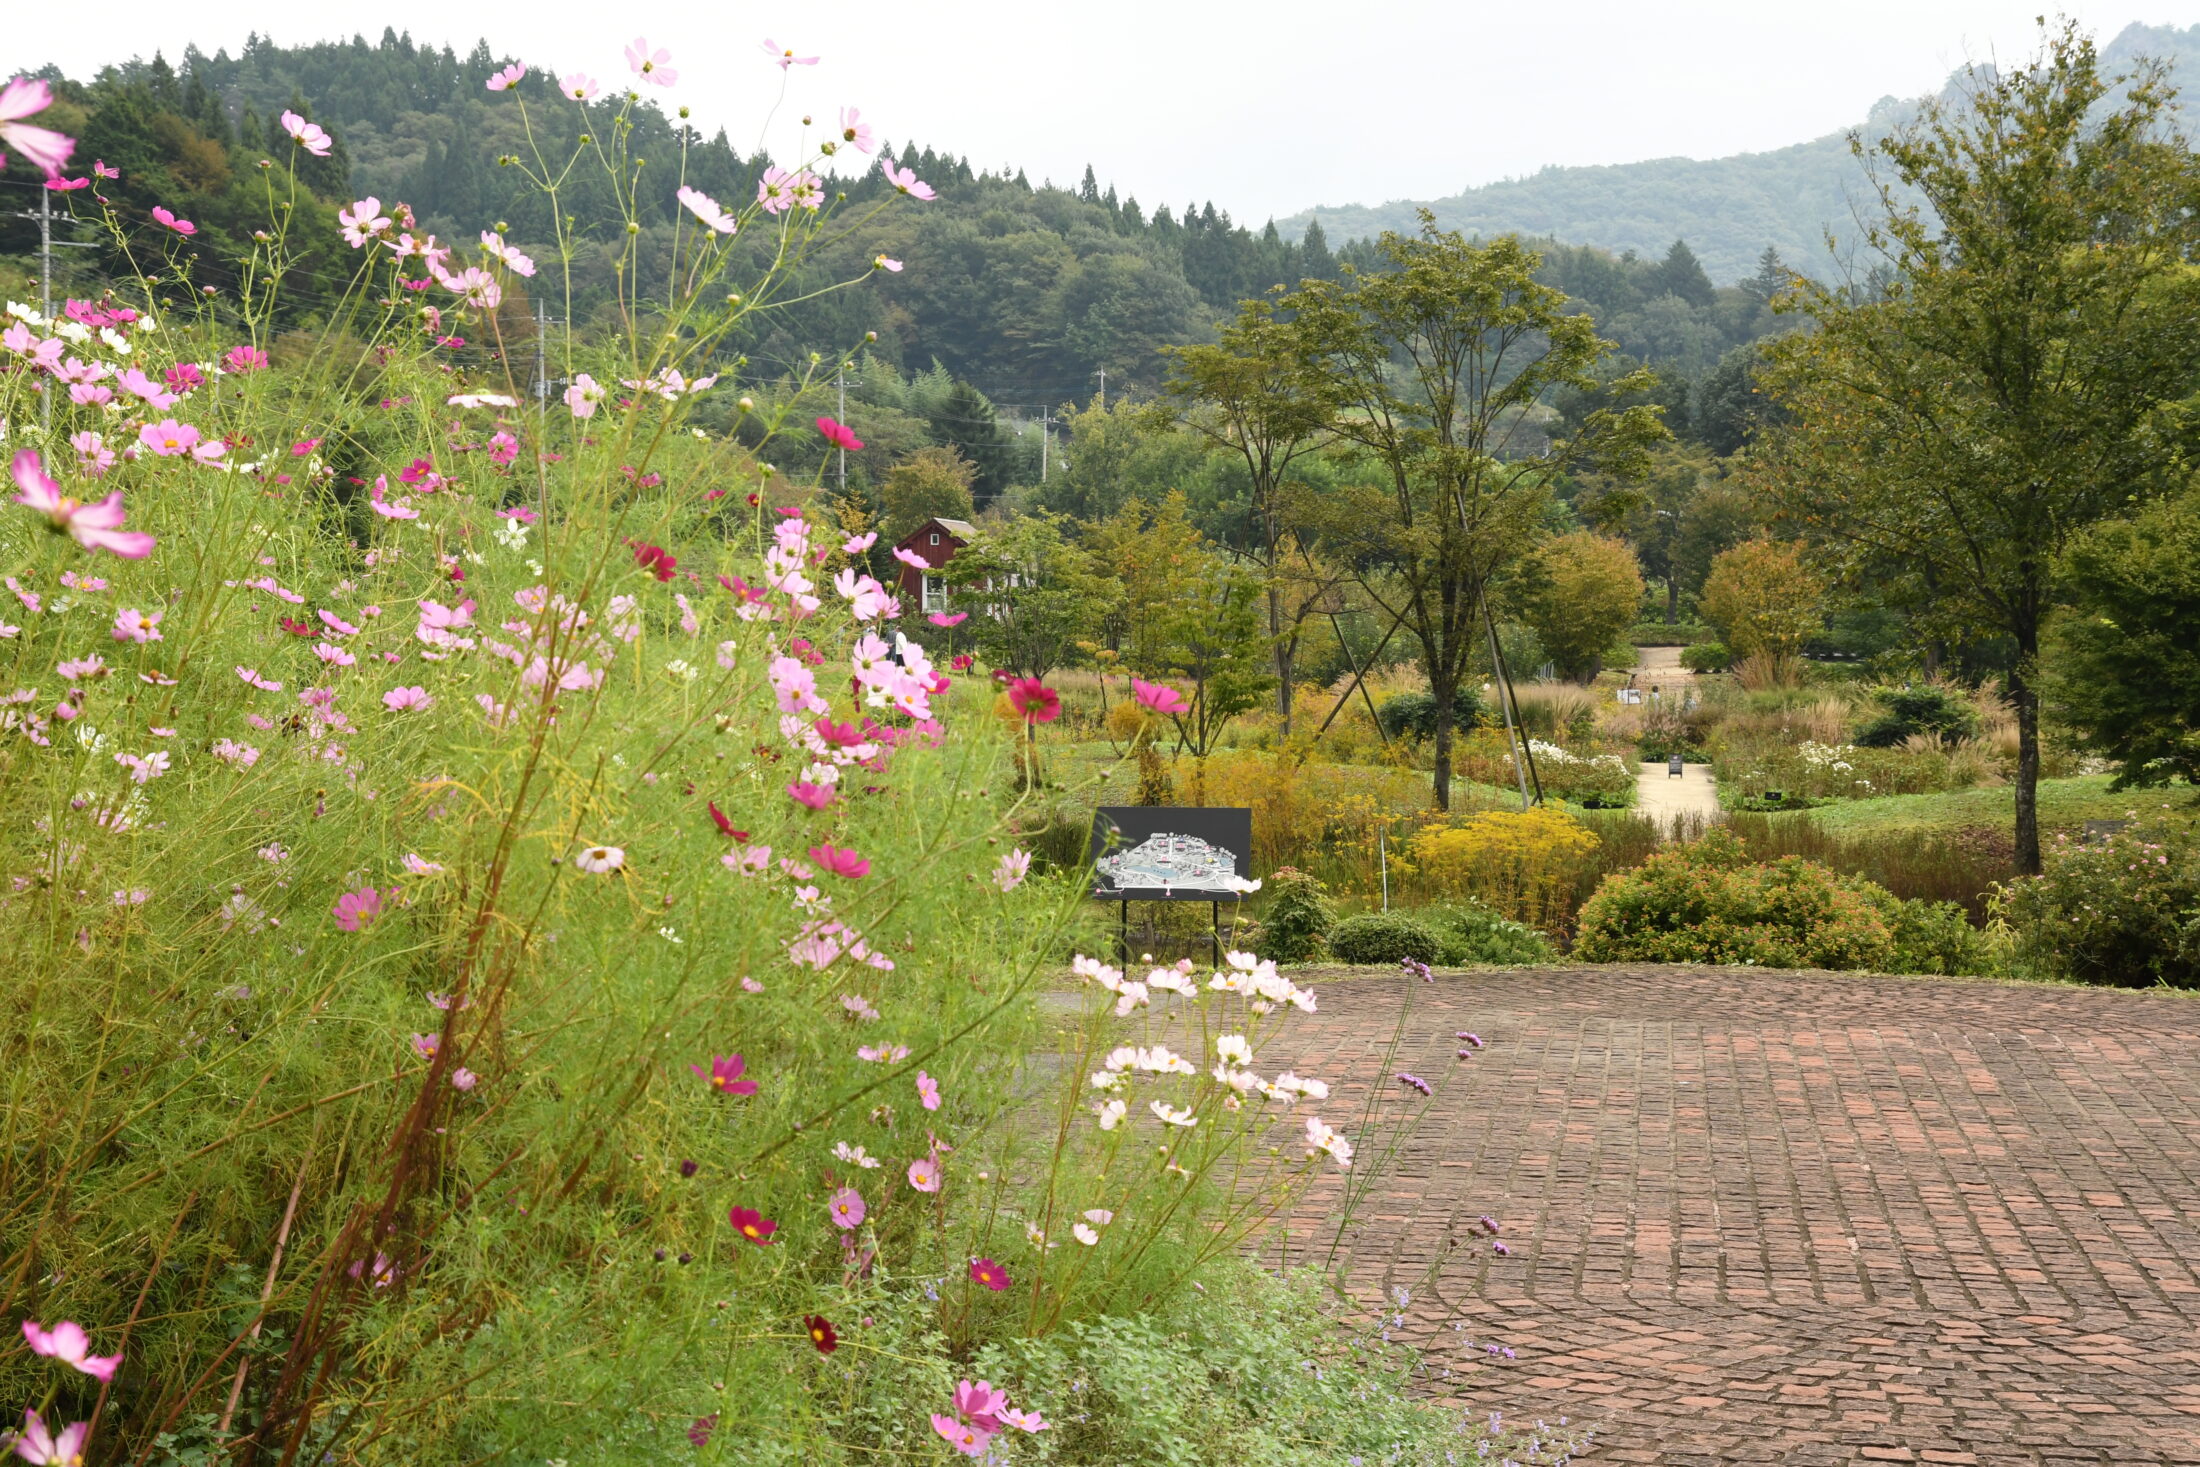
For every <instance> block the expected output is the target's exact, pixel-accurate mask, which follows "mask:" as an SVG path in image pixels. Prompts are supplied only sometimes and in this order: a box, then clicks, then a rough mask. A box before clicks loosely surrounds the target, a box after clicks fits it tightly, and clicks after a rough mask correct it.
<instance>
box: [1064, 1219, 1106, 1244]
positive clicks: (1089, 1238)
mask: <svg viewBox="0 0 2200 1467" xmlns="http://www.w3.org/2000/svg"><path fill="white" fill-rule="evenodd" d="M1069 1234H1070V1236H1071V1237H1073V1238H1075V1239H1076V1240H1077V1241H1078V1242H1080V1243H1082V1244H1084V1245H1085V1246H1086V1247H1087V1248H1090V1247H1091V1246H1092V1245H1093V1244H1095V1243H1097V1242H1099V1241H1100V1235H1099V1234H1098V1233H1096V1232H1094V1231H1093V1230H1092V1229H1091V1228H1090V1227H1088V1226H1086V1225H1085V1224H1084V1223H1078V1224H1076V1225H1075V1226H1074V1227H1072V1228H1071V1229H1070V1230H1069Z"/></svg>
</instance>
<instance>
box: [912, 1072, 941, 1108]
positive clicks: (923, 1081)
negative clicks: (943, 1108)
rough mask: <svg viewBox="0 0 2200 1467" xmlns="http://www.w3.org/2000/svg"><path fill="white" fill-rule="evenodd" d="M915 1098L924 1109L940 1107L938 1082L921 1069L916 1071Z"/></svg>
mask: <svg viewBox="0 0 2200 1467" xmlns="http://www.w3.org/2000/svg"><path fill="white" fill-rule="evenodd" d="M917 1100H918V1102H919V1103H920V1104H922V1105H923V1106H924V1108H925V1109H926V1110H938V1109H939V1108H940V1082H939V1081H937V1080H935V1079H933V1078H932V1077H931V1076H930V1075H927V1074H926V1073H925V1072H924V1071H922V1070H919V1071H917Z"/></svg>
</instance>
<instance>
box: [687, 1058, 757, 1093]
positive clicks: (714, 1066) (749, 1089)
mask: <svg viewBox="0 0 2200 1467" xmlns="http://www.w3.org/2000/svg"><path fill="white" fill-rule="evenodd" d="M748 1067H749V1064H748V1061H747V1060H745V1059H743V1058H742V1057H741V1056H740V1055H737V1054H717V1055H712V1056H711V1060H710V1068H709V1069H707V1070H706V1069H704V1068H703V1067H702V1066H701V1065H689V1066H688V1068H689V1069H690V1070H693V1071H694V1072H695V1073H696V1074H698V1075H701V1076H702V1077H703V1078H704V1079H706V1080H708V1081H710V1088H711V1089H713V1090H715V1091H717V1092H718V1093H719V1094H721V1095H754V1094H755V1093H756V1089H757V1085H756V1082H755V1081H754V1080H744V1079H742V1078H741V1075H742V1072H743V1071H745V1070H746V1069H748Z"/></svg>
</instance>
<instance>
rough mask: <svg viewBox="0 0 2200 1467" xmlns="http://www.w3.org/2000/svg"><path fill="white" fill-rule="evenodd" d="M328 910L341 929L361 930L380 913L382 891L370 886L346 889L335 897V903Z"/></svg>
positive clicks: (371, 922) (370, 924)
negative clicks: (354, 889) (351, 889)
mask: <svg viewBox="0 0 2200 1467" xmlns="http://www.w3.org/2000/svg"><path fill="white" fill-rule="evenodd" d="M330 912H331V914H332V915H333V916H334V917H335V918H336V925H337V927H338V928H339V929H341V930H342V931H345V932H363V931H365V930H366V929H367V928H368V927H370V926H372V925H373V923H374V919H375V918H377V917H379V916H381V915H382V893H380V892H379V891H376V890H375V889H374V888H373V887H371V886H362V887H360V888H359V890H357V891H347V892H345V893H344V894H343V895H342V896H340V897H338V898H337V899H336V905H335V906H334V907H333V908H331V909H330Z"/></svg>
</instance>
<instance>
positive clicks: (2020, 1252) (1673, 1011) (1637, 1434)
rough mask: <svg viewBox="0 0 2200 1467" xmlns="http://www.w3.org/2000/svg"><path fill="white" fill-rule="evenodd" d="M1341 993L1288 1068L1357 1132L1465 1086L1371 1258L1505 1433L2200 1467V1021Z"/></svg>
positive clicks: (1381, 1221) (1780, 993)
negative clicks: (1371, 1107)
mask: <svg viewBox="0 0 2200 1467" xmlns="http://www.w3.org/2000/svg"><path fill="white" fill-rule="evenodd" d="M1320 1002H1321V1018H1320V1020H1319V1021H1318V1022H1314V1023H1309V1024H1306V1025H1304V1026H1303V1027H1302V1028H1300V1029H1299V1030H1298V1031H1297V1034H1298V1038H1297V1040H1296V1041H1295V1042H1296V1043H1297V1044H1298V1045H1299V1046H1301V1048H1300V1049H1299V1050H1298V1051H1296V1052H1294V1053H1290V1054H1284V1053H1280V1052H1278V1051H1275V1050H1271V1051H1268V1052H1264V1053H1263V1056H1262V1060H1263V1064H1262V1068H1263V1069H1267V1068H1269V1067H1270V1066H1271V1065H1272V1066H1275V1067H1277V1068H1281V1067H1284V1066H1285V1065H1289V1064H1296V1065H1298V1066H1299V1068H1300V1072H1301V1073H1305V1074H1314V1075H1320V1076H1323V1077H1326V1078H1328V1079H1329V1080H1330V1081H1331V1082H1332V1083H1333V1084H1337V1085H1338V1088H1339V1090H1340V1092H1341V1096H1340V1097H1339V1098H1337V1099H1332V1100H1331V1101H1330V1102H1329V1103H1328V1104H1327V1105H1325V1106H1324V1107H1323V1110H1324V1113H1325V1114H1326V1115H1328V1116H1329V1117H1330V1119H1332V1120H1333V1121H1335V1122H1337V1123H1340V1124H1342V1123H1343V1122H1344V1121H1345V1119H1346V1118H1347V1117H1348V1116H1350V1115H1352V1114H1354V1113H1355V1112H1356V1111H1357V1108H1358V1105H1359V1103H1361V1102H1363V1101H1365V1100H1366V1099H1368V1097H1369V1095H1370V1091H1371V1089H1372V1090H1373V1091H1374V1092H1376V1094H1377V1095H1378V1096H1379V1097H1380V1098H1379V1099H1377V1100H1376V1104H1377V1105H1378V1106H1379V1107H1380V1108H1381V1110H1383V1111H1384V1112H1385V1113H1387V1114H1388V1115H1389V1116H1391V1117H1392V1118H1394V1119H1400V1120H1402V1119H1403V1118H1405V1117H1407V1116H1409V1115H1410V1113H1411V1109H1410V1108H1411V1106H1412V1104H1414V1103H1416V1102H1417V1097H1415V1096H1412V1095H1411V1094H1410V1093H1409V1092H1408V1091H1407V1090H1406V1089H1405V1088H1404V1087H1403V1086H1400V1085H1398V1084H1396V1083H1394V1082H1393V1081H1392V1079H1391V1073H1390V1072H1391V1071H1393V1070H1397V1069H1404V1070H1408V1071H1411V1072H1412V1073H1414V1074H1417V1075H1420V1076H1422V1077H1425V1078H1426V1079H1428V1080H1429V1081H1430V1082H1432V1083H1433V1084H1434V1085H1435V1086H1436V1093H1435V1099H1434V1101H1433V1102H1432V1103H1431V1105H1430V1108H1429V1109H1428V1111H1427V1113H1426V1114H1425V1115H1424V1116H1423V1118H1422V1119H1421V1121H1420V1123H1419V1125H1418V1126H1417V1127H1416V1128H1415V1129H1413V1130H1412V1131H1411V1132H1410V1133H1409V1134H1408V1135H1407V1136H1406V1138H1405V1139H1404V1140H1403V1142H1402V1143H1401V1144H1400V1145H1399V1148H1398V1150H1397V1153H1396V1155H1395V1157H1394V1158H1393V1161H1392V1164H1391V1165H1390V1167H1389V1168H1388V1170H1387V1171H1385V1172H1384V1173H1383V1175H1382V1176H1381V1178H1380V1180H1379V1182H1378V1183H1377V1184H1376V1186H1375V1188H1374V1191H1373V1193H1372V1195H1370V1196H1369V1197H1368V1198H1367V1199H1366V1200H1365V1202H1364V1203H1363V1204H1362V1206H1361V1209H1360V1211H1359V1213H1358V1215H1357V1221H1356V1223H1355V1225H1354V1232H1353V1236H1352V1242H1353V1245H1354V1250H1355V1251H1354V1254H1353V1261H1352V1268H1353V1271H1354V1276H1355V1279H1356V1280H1357V1282H1358V1283H1359V1284H1360V1285H1362V1286H1363V1287H1364V1288H1365V1289H1366V1290H1367V1291H1368V1292H1369V1293H1370V1294H1371V1295H1372V1294H1373V1293H1374V1292H1375V1291H1376V1290H1377V1289H1380V1290H1382V1291H1383V1292H1385V1293H1386V1294H1387V1293H1388V1292H1389V1291H1390V1290H1391V1289H1393V1288H1395V1287H1397V1286H1400V1285H1404V1286H1407V1287H1409V1288H1410V1289H1411V1291H1412V1299H1411V1303H1410V1304H1409V1305H1408V1306H1407V1307H1406V1308H1405V1309H1404V1310H1403V1313H1404V1316H1405V1318H1404V1321H1403V1324H1402V1326H1401V1327H1400V1328H1399V1329H1398V1330H1396V1331H1394V1333H1397V1334H1403V1335H1404V1336H1406V1337H1408V1338H1411V1339H1412V1340H1413V1341H1414V1342H1415V1343H1417V1344H1419V1345H1421V1346H1422V1347H1424V1348H1425V1349H1426V1350H1427V1351H1428V1352H1429V1355H1430V1365H1431V1368H1432V1371H1433V1382H1432V1383H1433V1384H1434V1386H1435V1387H1436V1389H1438V1390H1439V1391H1441V1392H1443V1393H1445V1394H1447V1395H1455V1396H1456V1398H1457V1399H1459V1400H1461V1401H1464V1402H1467V1403H1470V1404H1471V1405H1472V1406H1473V1407H1474V1409H1475V1410H1476V1411H1477V1412H1486V1411H1491V1410H1501V1411H1503V1412H1505V1413H1506V1414H1507V1416H1508V1417H1512V1418H1514V1419H1516V1420H1517V1419H1521V1418H1525V1417H1542V1418H1545V1419H1548V1420H1552V1421H1555V1420H1556V1419H1557V1418H1558V1417H1559V1416H1561V1415H1565V1416H1567V1417H1569V1418H1570V1419H1571V1421H1572V1422H1573V1423H1574V1424H1576V1425H1577V1426H1578V1425H1593V1426H1595V1427H1596V1428H1597V1440H1596V1442H1595V1444H1594V1445H1593V1447H1592V1448H1591V1449H1590V1451H1589V1454H1588V1456H1587V1457H1586V1458H1584V1459H1583V1460H1586V1461H1589V1462H1594V1463H1611V1464H1619V1463H1649V1464H1673V1467H1680V1464H1689V1467H1698V1464H1701V1467H1709V1464H1722V1467H1724V1464H1742V1463H1748V1464H1767V1463H1798V1464H1800V1463H1810V1464H1819V1463H1857V1462H1916V1463H1940V1464H1948V1467H1956V1464H1974V1463H1975V1464H2016V1463H2022V1464H2047V1463H2057V1464H2062V1463H2081V1462H2082V1463H2116V1464H2134V1463H2184V1464H2200V997H2185V996H2182V995H2172V994H2156V993H2126V992H2113V991H2098V990H2079V989H2064V988H2048V987H2037V986H2016V985H2002V984H1993V983H1986V982H1970V981H1962V980H1950V979H1920V978H1877V977H1862V976H1856V975H1852V974H1796V973H1774V972H1765V971H1756V970H1745V969H1719V968H1656V967H1638V968H1620V967H1607V968H1567V969H1556V968H1546V969H1522V970H1495V971H1482V972H1474V973H1465V974H1457V973H1454V974H1439V975H1438V977H1437V979H1436V981H1435V982H1434V983H1433V984H1428V985H1424V984H1422V983H1421V982H1419V981H1418V980H1415V979H1400V978H1396V977H1391V976H1361V977H1354V978H1352V979H1351V980H1350V981H1338V982H1324V983H1322V984H1321V985H1320ZM1408 1005H1410V1008H1408V1007H1407V1006H1408ZM1402 1010H1403V1011H1405V1013H1406V1016H1407V1017H1406V1022H1405V1027H1404V1038H1403V1041H1402V1044H1401V1045H1400V1048H1399V1050H1398V1052H1397V1054H1396V1055H1395V1056H1394V1057H1392V1058H1390V1059H1389V1060H1388V1061H1387V1062H1386V1060H1385V1051H1386V1049H1387V1048H1388V1046H1389V1045H1390V1044H1391V1041H1392V1036H1393V1034H1394V1033H1397V1032H1398V1030H1399V1018H1400V1014H1401V1011H1402ZM1460 1030H1471V1031H1474V1032H1475V1033H1476V1034H1478V1036H1479V1037H1480V1038H1481V1039H1482V1040H1483V1041H1485V1043H1486V1045H1487V1047H1486V1048H1484V1049H1481V1050H1478V1051H1475V1052H1474V1054H1473V1057H1472V1058H1470V1059H1465V1060H1461V1059H1458V1058H1456V1057H1455V1051H1456V1050H1457V1049H1459V1048H1460V1047H1461V1045H1460V1042H1459V1041H1457V1040H1455V1039H1454V1038H1453V1035H1454V1033H1455V1032H1456V1031H1460ZM1287 1032H1288V1031H1287ZM1283 1042H1284V1041H1283V1040H1281V1039H1279V1041H1278V1043H1279V1045H1281V1044H1282V1043H1283ZM1340 1082H1341V1083H1340ZM1380 1129H1381V1128H1380V1126H1376V1127H1372V1128H1368V1129H1367V1131H1365V1132H1363V1134H1362V1135H1360V1136H1355V1137H1354V1139H1355V1140H1356V1141H1359V1142H1360V1143H1361V1147H1362V1156H1363V1159H1365V1160H1373V1159H1374V1156H1373V1153H1374V1152H1376V1151H1379V1150H1380V1149H1381V1143H1380V1138H1379V1134H1377V1133H1379V1131H1380ZM1330 1185H1332V1186H1333V1185H1334V1183H1332V1184H1330ZM1330 1195H1331V1196H1332V1197H1333V1195H1334V1194H1333V1193H1331V1194H1330ZM1318 1201H1319V1199H1317V1202H1318ZM1483 1214H1489V1215H1491V1216H1492V1217H1494V1218H1495V1219H1497V1220H1498V1221H1499V1223H1500V1226H1501V1227H1502V1230H1503V1231H1502V1238H1503V1240H1504V1241H1505V1242H1506V1243H1507V1245H1508V1246H1509V1247H1510V1248H1511V1250H1512V1251H1511V1256H1509V1257H1500V1256H1497V1255H1496V1254H1495V1253H1494V1252H1493V1250H1492V1247H1491V1240H1490V1239H1489V1238H1488V1237H1487V1236H1486V1235H1485V1234H1484V1233H1483V1231H1482V1229H1481V1227H1480V1225H1479V1223H1478V1222H1477V1219H1478V1218H1479V1217H1480V1216H1481V1215H1483ZM1318 1226H1319V1220H1318V1219H1317V1218H1315V1217H1312V1216H1302V1217H1301V1218H1300V1219H1298V1220H1297V1225H1296V1226H1295V1229H1294V1230H1295V1231H1296V1230H1297V1228H1298V1227H1304V1228H1305V1229H1306V1230H1307V1231H1309V1232H1311V1231H1313V1230H1314V1229H1316V1228H1318ZM1493 1348H1495V1349H1497V1350H1498V1351H1500V1353H1496V1354H1493V1353H1491V1352H1492V1350H1493ZM1503 1351H1510V1352H1511V1353H1510V1354H1509V1355H1508V1354H1505V1353H1502V1352H1503Z"/></svg>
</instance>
